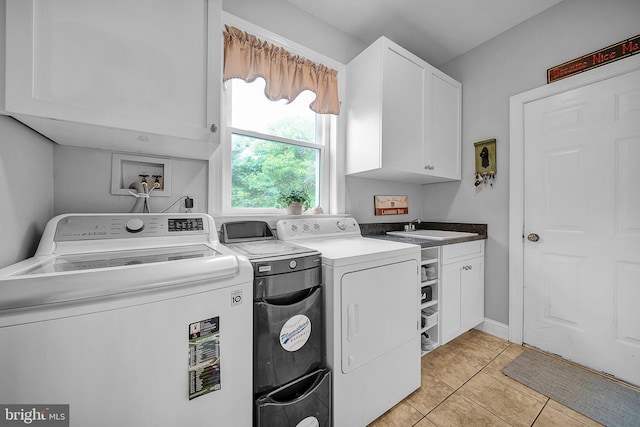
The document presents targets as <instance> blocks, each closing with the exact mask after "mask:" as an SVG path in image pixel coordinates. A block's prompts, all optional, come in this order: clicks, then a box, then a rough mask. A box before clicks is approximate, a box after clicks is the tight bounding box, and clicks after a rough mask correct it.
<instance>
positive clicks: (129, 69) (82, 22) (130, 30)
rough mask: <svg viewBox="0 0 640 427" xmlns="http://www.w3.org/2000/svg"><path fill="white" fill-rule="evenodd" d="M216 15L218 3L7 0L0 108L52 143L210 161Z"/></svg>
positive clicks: (216, 89)
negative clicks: (3, 78) (2, 97)
mask: <svg viewBox="0 0 640 427" xmlns="http://www.w3.org/2000/svg"><path fill="white" fill-rule="evenodd" d="M220 17H221V0H183V1H173V0H135V1H131V0H113V1H104V0H56V1H50V0H7V1H6V29H7V32H6V64H5V67H6V87H5V99H4V101H5V110H6V112H7V114H10V115H12V116H14V117H15V118H17V119H18V120H20V121H22V122H24V123H25V124H27V125H28V126H30V127H32V128H33V129H35V130H37V131H38V132H40V133H42V134H44V135H45V136H47V137H49V138H51V139H52V140H54V141H56V142H58V143H60V144H69V145H77V146H87V147H96V148H104V149H109V150H114V151H115V150H117V151H127V152H134V153H135V152H138V153H146V154H157V155H171V156H176V157H187V158H204V159H206V158H209V156H210V155H211V153H213V151H214V150H215V148H216V147H217V146H218V144H219V132H217V127H218V126H219V117H220V87H221V83H220V82H221V57H222V55H221V49H222V39H221V37H222V34H221V26H220V19H221V18H220ZM212 129H213V130H214V131H212Z"/></svg>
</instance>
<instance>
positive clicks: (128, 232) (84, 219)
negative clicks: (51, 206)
mask: <svg viewBox="0 0 640 427" xmlns="http://www.w3.org/2000/svg"><path fill="white" fill-rule="evenodd" d="M212 222H213V220H211V221H209V219H208V217H207V216H205V215H202V214H191V215H187V214H157V215H154V214H144V215H136V214H121V215H65V216H63V217H62V218H60V219H59V220H58V222H57V224H56V228H55V235H54V241H56V242H65V241H66V242H68V241H79V240H102V239H122V238H137V237H167V236H175V235H178V236H179V235H192V234H209V233H210V232H211V231H212V230H213V231H214V233H215V226H214V225H212Z"/></svg>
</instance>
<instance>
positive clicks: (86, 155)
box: [53, 144, 208, 215]
mask: <svg viewBox="0 0 640 427" xmlns="http://www.w3.org/2000/svg"><path fill="white" fill-rule="evenodd" d="M112 156H113V153H112V152H110V151H105V150H97V149H93V148H80V147H71V146H65V145H58V144H55V145H54V147H53V170H54V175H53V200H54V209H53V210H54V213H55V214H56V215H58V214H62V213H87V212H91V213H95V212H129V211H130V210H131V208H132V207H133V205H134V204H135V197H133V196H130V195H114V194H111V162H112ZM145 157H148V156H146V155H145ZM158 158H159V159H168V160H170V161H171V176H170V177H168V179H169V180H170V181H171V196H169V197H163V196H158V195H154V194H153V192H152V193H151V197H150V198H149V205H150V209H151V212H162V211H163V210H165V209H167V208H168V207H169V206H170V205H171V204H172V203H173V202H175V201H176V200H178V199H179V198H180V197H183V196H189V197H191V198H192V199H194V208H193V209H192V210H193V212H206V209H207V199H206V197H207V167H208V166H207V162H206V161H204V160H190V159H178V158H172V159H169V158H164V157H158ZM184 211H185V208H184V202H182V201H180V202H178V203H177V204H176V205H175V206H173V207H171V209H170V210H169V212H184Z"/></svg>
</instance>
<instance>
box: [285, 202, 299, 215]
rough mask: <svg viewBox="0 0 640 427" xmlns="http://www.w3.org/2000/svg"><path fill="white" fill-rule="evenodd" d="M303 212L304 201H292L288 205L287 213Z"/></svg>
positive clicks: (297, 213)
mask: <svg viewBox="0 0 640 427" xmlns="http://www.w3.org/2000/svg"><path fill="white" fill-rule="evenodd" d="M301 213H302V203H291V204H290V205H289V206H287V215H300V214H301Z"/></svg>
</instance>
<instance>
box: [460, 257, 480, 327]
mask: <svg viewBox="0 0 640 427" xmlns="http://www.w3.org/2000/svg"><path fill="white" fill-rule="evenodd" d="M461 264H462V266H461V281H462V285H461V293H462V295H461V299H460V312H461V313H462V329H463V331H468V330H469V329H471V328H473V327H475V326H478V325H479V324H480V323H482V322H483V321H484V257H478V258H473V259H470V260H467V261H464V262H462V263H461Z"/></svg>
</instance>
